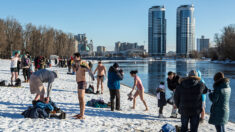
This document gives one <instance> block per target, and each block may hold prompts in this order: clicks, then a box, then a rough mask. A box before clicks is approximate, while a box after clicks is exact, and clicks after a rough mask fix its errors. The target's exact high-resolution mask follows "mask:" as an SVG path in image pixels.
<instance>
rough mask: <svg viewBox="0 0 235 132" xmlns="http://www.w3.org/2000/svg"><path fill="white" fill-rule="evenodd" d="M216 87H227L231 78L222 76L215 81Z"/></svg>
mask: <svg viewBox="0 0 235 132" xmlns="http://www.w3.org/2000/svg"><path fill="white" fill-rule="evenodd" d="M213 86H214V88H217V87H220V88H227V87H229V79H228V78H221V79H219V80H217V81H215V83H214V85H213Z"/></svg>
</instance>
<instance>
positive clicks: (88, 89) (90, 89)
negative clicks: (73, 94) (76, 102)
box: [85, 85, 94, 93]
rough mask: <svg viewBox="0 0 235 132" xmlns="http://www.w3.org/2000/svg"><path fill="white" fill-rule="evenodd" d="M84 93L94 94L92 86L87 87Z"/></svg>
mask: <svg viewBox="0 0 235 132" xmlns="http://www.w3.org/2000/svg"><path fill="white" fill-rule="evenodd" d="M85 93H94V86H93V85H89V87H88V88H87V89H86V90H85Z"/></svg>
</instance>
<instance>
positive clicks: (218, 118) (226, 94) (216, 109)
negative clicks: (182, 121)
mask: <svg viewBox="0 0 235 132" xmlns="http://www.w3.org/2000/svg"><path fill="white" fill-rule="evenodd" d="M214 81H215V83H214V86H213V87H214V91H213V92H212V93H210V94H209V98H210V100H211V102H212V105H211V111H210V119H209V123H210V124H213V125H215V128H216V130H217V132H224V131H225V127H224V125H225V124H226V123H227V122H228V119H229V100H230V95H231V88H230V86H229V79H227V78H224V74H223V73H222V72H218V73H216V74H215V76H214Z"/></svg>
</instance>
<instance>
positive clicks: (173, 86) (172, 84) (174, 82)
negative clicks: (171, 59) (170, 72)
mask: <svg viewBox="0 0 235 132" xmlns="http://www.w3.org/2000/svg"><path fill="white" fill-rule="evenodd" d="M179 79H180V76H178V75H176V74H175V73H174V77H173V79H171V80H170V79H169V78H167V86H168V88H169V89H170V90H171V91H174V90H175V89H176V87H177V86H178V85H179Z"/></svg>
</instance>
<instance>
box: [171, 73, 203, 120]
mask: <svg viewBox="0 0 235 132" xmlns="http://www.w3.org/2000/svg"><path fill="white" fill-rule="evenodd" d="M179 82H180V85H179V86H178V87H177V88H176V91H175V95H174V101H175V104H176V106H177V108H179V113H180V114H181V115H182V114H183V115H185V116H193V115H198V114H200V113H201V111H202V94H203V93H206V92H207V89H205V85H204V84H203V83H202V82H201V79H200V78H199V77H196V76H191V77H186V78H182V79H180V81H179Z"/></svg>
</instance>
